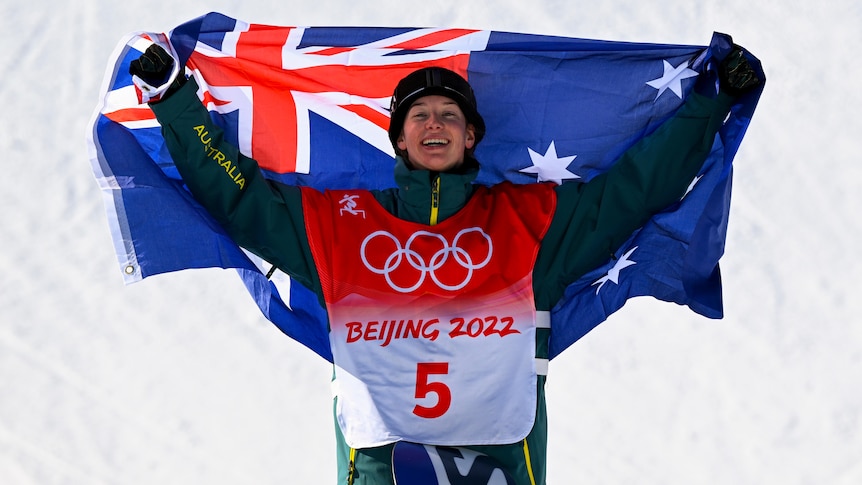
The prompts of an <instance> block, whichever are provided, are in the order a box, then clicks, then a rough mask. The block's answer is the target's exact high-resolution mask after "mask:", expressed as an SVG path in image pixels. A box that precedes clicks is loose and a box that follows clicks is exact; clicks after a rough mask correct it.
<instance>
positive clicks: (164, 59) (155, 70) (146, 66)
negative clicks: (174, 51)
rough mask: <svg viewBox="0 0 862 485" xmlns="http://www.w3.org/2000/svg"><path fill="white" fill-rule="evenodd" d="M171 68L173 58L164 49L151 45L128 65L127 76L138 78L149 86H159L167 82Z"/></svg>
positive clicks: (172, 66)
mask: <svg viewBox="0 0 862 485" xmlns="http://www.w3.org/2000/svg"><path fill="white" fill-rule="evenodd" d="M173 68H174V58H173V57H171V55H170V54H168V51H166V50H165V49H164V47H162V46H160V45H158V44H153V45H151V46H149V47H148V48H147V50H146V52H144V53H143V54H141V57H139V58H137V59H135V60H134V61H132V62H131V63H130V64H129V74H131V75H132V76H138V77H139V78H140V79H141V80H142V81H144V82H145V83H147V84H149V85H152V86H161V85H162V84H164V83H166V82H167V81H168V78H169V77H170V75H171V71H172V70H173Z"/></svg>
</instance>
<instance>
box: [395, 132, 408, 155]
mask: <svg viewBox="0 0 862 485" xmlns="http://www.w3.org/2000/svg"><path fill="white" fill-rule="evenodd" d="M395 143H396V144H397V145H398V149H399V150H401V151H402V152H404V151H407V142H406V141H404V132H403V131H402V132H401V134H400V135H398V139H397V140H396V141H395Z"/></svg>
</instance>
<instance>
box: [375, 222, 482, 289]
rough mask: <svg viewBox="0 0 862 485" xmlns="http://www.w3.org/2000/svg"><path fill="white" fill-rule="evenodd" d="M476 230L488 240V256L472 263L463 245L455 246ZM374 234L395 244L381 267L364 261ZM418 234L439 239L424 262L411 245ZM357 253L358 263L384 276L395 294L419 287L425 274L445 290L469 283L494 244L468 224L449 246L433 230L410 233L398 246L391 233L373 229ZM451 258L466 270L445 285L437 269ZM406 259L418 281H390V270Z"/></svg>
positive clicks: (444, 239) (398, 242) (418, 236)
mask: <svg viewBox="0 0 862 485" xmlns="http://www.w3.org/2000/svg"><path fill="white" fill-rule="evenodd" d="M474 232H475V233H478V234H479V235H480V236H482V237H483V238H484V239H485V241H487V243H488V255H487V256H485V259H484V260H482V261H480V262H478V263H477V262H474V261H473V258H472V256H470V253H468V252H467V251H466V250H465V249H464V248H461V247H460V246H458V243H459V241H460V240H461V238H462V237H463V236H465V235H467V234H470V233H474ZM378 237H384V238H388V239H390V240H391V241H392V242H393V243H394V244H395V251H394V252H393V253H392V254H390V255H389V256H388V257H387V258H386V262H385V263H384V264H383V267H376V266H374V265H372V264H371V263H370V262H369V261H368V256H367V254H366V250H367V246H368V243H370V242H371V241H373V240H374V239H376V238H378ZM421 237H430V238H436V239H438V240H439V241H440V243H441V245H442V247H441V248H440V249H439V250H438V251H437V252H435V253H434V254H433V255H432V256H431V259H430V261H425V258H423V256H422V255H421V254H419V253H418V252H416V251H415V250H414V249H412V246H413V244H414V242H415V241H416V240H417V239H418V238H421ZM359 250H360V255H361V256H362V262H363V263H364V264H365V267H366V268H368V269H369V270H370V271H372V272H373V273H376V274H379V275H383V276H384V277H385V278H386V282H387V283H389V287H390V288H392V289H393V290H395V291H397V292H399V293H410V292H411V291H414V290H416V289H418V288H419V287H420V286H422V283H424V282H425V278H427V277H428V276H430V277H431V280H432V281H433V282H434V283H436V284H437V286H439V287H440V288H441V289H443V290H448V291H457V290H460V289H462V288H464V287H465V286H467V284H468V283H469V282H470V280H471V279H472V278H473V272H474V271H475V270H477V269H481V268H484V267H485V266H486V265H487V264H488V262H489V261H491V255H492V254H493V253H494V246H493V244H492V242H491V236H489V235H487V234H485V232H484V231H483V230H482V229H481V228H478V227H470V228H467V229H462V230H461V231H460V232H458V234H457V235H455V239H454V240H453V241H452V244H451V245H450V244H449V242H448V241H447V240H446V238H445V237H444V236H442V235H441V234H435V233H433V232H428V231H416V232H415V233H413V235H412V236H410V238H409V239H408V240H407V244H405V245H404V246H402V245H401V242H400V241H399V240H398V239H397V238H396V237H395V236H393V235H392V234H391V233H389V232H387V231H375V232H373V233H371V234H369V235H368V237H366V238H365V240H364V241H362V246H361V247H360V249H359ZM450 257H451V258H452V260H453V261H455V263H457V264H458V265H459V266H461V268H463V269H465V270H466V271H467V272H466V274H465V275H464V279H463V281H461V282H460V283H458V284H456V285H449V284H446V283H444V282H442V281H440V279H439V278H438V276H437V270H439V269H440V268H442V267H443V265H445V264H446V263H447V262H448V261H449V258H450ZM404 262H406V263H407V264H408V265H409V266H410V267H412V268H413V269H415V270H416V271H418V272H419V277H418V281H417V282H416V283H415V284H414V285H412V286H409V287H405V286H400V285H398V284H396V283H395V282H394V281H392V273H393V272H394V271H395V270H397V269H398V268H399V267H400V266H401V264H402V263H404Z"/></svg>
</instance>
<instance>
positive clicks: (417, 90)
mask: <svg viewBox="0 0 862 485" xmlns="http://www.w3.org/2000/svg"><path fill="white" fill-rule="evenodd" d="M433 94H437V95H440V96H446V97H447V98H450V99H452V100H453V101H455V102H456V103H458V106H459V107H460V108H461V111H463V112H464V116H466V117H467V122H468V123H470V124H472V125H473V128H474V129H475V137H476V145H478V144H479V142H480V141H481V140H482V137H483V136H485V120H483V119H482V116H481V115H480V114H479V111H478V110H477V109H476V96H475V95H474V94H473V88H471V87H470V83H468V82H467V81H466V80H465V79H464V78H463V77H461V76H459V75H458V73H455V72H453V71H450V70H448V69H444V68H442V67H426V68H424V69H419V70H418V71H413V72H412V73H410V74H408V75H407V76H405V77H404V79H402V80H401V81H399V82H398V86H395V92H394V93H392V104H391V106H390V108H389V111H390V119H389V140H390V141H391V142H392V146H393V147H394V148H395V151H396V152H397V151H398V137H399V136H400V135H401V129H402V128H403V126H404V118H405V117H406V116H407V111H408V110H409V109H410V106H411V105H413V103H414V102H415V101H416V100H417V99H419V98H421V97H422V96H430V95H433ZM474 146H475V145H474Z"/></svg>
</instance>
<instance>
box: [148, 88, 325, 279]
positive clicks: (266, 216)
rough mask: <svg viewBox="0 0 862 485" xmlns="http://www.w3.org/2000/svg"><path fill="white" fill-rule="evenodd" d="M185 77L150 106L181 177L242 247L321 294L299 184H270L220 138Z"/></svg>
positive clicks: (257, 170) (222, 134)
mask: <svg viewBox="0 0 862 485" xmlns="http://www.w3.org/2000/svg"><path fill="white" fill-rule="evenodd" d="M197 88H198V85H197V83H196V82H195V80H194V79H193V78H192V79H189V80H188V81H187V82H186V83H185V84H184V85H183V87H182V88H180V89H179V90H178V91H177V92H175V93H173V94H172V95H171V96H170V97H168V98H167V99H164V100H162V101H160V102H159V103H153V104H151V106H150V107H151V108H152V110H153V112H154V113H155V114H156V118H157V119H158V120H159V123H160V124H161V125H162V135H163V136H164V139H165V142H166V144H167V147H168V150H169V152H170V154H171V157H172V158H173V160H174V163H175V164H176V166H177V170H178V171H179V173H180V175H181V176H182V178H183V181H184V182H185V183H186V185H187V186H188V187H189V189H190V190H191V193H192V195H193V196H194V197H195V199H196V200H197V201H198V202H199V203H200V204H201V205H203V206H204V208H206V210H207V211H208V212H209V213H210V215H212V216H213V218H215V219H216V220H217V221H218V222H219V223H220V224H221V225H222V226H223V227H224V228H225V230H226V231H227V232H228V234H229V235H230V236H231V238H233V240H234V241H235V242H236V243H237V244H239V245H240V246H242V247H244V248H246V249H248V250H249V251H251V252H253V253H255V254H257V255H258V256H260V257H262V258H263V259H265V260H266V261H268V262H270V263H273V264H274V265H276V266H277V267H278V268H279V269H281V270H282V271H284V272H285V273H287V274H289V275H290V276H291V277H293V278H294V279H296V280H297V281H299V282H300V283H302V284H303V285H305V286H306V287H308V288H310V289H312V290H314V291H315V292H317V293H319V288H320V285H319V280H318V276H317V272H316V270H315V267H314V262H313V259H312V256H311V251H310V249H309V246H308V239H307V236H306V232H305V224H304V218H303V211H302V199H301V195H300V189H299V188H298V187H292V186H287V185H283V184H274V183H272V182H270V181H268V180H266V179H265V178H264V177H263V174H262V173H261V171H260V168H259V167H258V165H257V162H255V161H254V160H253V159H251V158H249V157H246V156H244V155H242V154H241V153H240V152H239V150H238V149H237V148H236V147H235V146H233V145H231V144H230V143H227V142H226V141H225V140H224V132H223V131H222V129H221V128H220V127H219V126H218V125H216V124H215V123H214V122H213V120H212V118H211V117H210V114H209V112H208V111H207V110H206V108H204V106H203V105H202V104H201V102H200V100H199V99H198V97H197V94H196V91H197Z"/></svg>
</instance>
